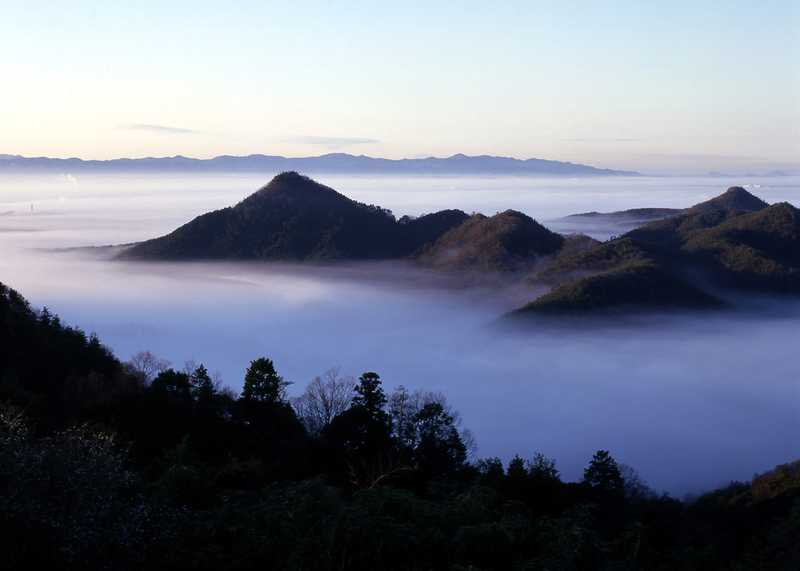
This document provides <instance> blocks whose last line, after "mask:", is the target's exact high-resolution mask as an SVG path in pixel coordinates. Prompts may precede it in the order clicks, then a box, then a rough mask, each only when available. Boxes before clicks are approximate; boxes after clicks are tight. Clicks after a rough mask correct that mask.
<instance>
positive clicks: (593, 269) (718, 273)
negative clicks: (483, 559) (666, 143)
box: [119, 172, 800, 316]
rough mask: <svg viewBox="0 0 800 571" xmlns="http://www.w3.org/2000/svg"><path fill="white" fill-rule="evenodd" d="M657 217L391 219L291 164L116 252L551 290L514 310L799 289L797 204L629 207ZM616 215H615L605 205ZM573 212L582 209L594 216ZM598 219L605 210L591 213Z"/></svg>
mask: <svg viewBox="0 0 800 571" xmlns="http://www.w3.org/2000/svg"><path fill="white" fill-rule="evenodd" d="M632 213H633V214H632ZM617 214H619V215H620V216H623V218H625V219H628V218H629V216H633V215H635V216H639V218H644V219H647V218H648V217H653V218H655V219H654V220H651V221H649V222H645V223H642V224H640V222H642V221H640V222H637V224H636V227H635V228H634V229H633V230H631V231H629V232H627V233H625V234H623V235H622V236H620V237H617V238H614V239H611V240H608V241H606V242H598V241H596V240H592V239H591V238H588V237H586V236H582V235H570V236H562V235H560V234H557V233H555V232H552V231H550V230H548V229H547V228H545V227H544V226H542V225H541V224H539V223H538V222H537V221H535V220H534V219H532V218H530V217H529V216H527V215H525V214H523V213H521V212H517V211H514V210H507V211H505V212H500V213H497V214H495V215H493V216H485V215H483V214H473V215H472V216H468V215H467V214H465V213H464V212H462V211H460V210H443V211H441V212H436V213H433V214H427V215H424V216H421V217H419V218H411V217H408V216H404V217H402V218H400V219H399V220H398V219H396V218H395V216H394V215H393V214H392V213H391V212H390V211H388V210H385V209H383V208H381V207H379V206H372V205H365V204H361V203H359V202H356V201H354V200H351V199H349V198H347V197H346V196H344V195H342V194H340V193H338V192H336V191H335V190H333V189H332V188H329V187H327V186H324V185H321V184H319V183H317V182H315V181H313V180H312V179H310V178H308V177H305V176H302V175H299V174H297V173H295V172H286V173H282V174H280V175H278V176H276V177H275V178H274V179H273V180H272V181H271V182H270V183H269V184H267V185H266V186H265V187H263V188H262V189H261V190H259V191H257V192H256V193H254V194H252V195H251V196H249V197H247V198H245V199H244V200H242V201H241V202H240V203H239V204H237V205H235V206H233V207H229V208H223V209H222V210H217V211H214V212H209V213H207V214H204V215H202V216H199V217H197V218H195V219H194V220H192V221H191V222H189V223H187V224H185V225H183V226H181V227H180V228H178V229H177V230H175V231H174V232H172V233H170V234H168V235H166V236H162V237H160V238H155V239H152V240H147V241H145V242H141V243H138V244H135V245H133V246H131V247H128V248H126V249H124V250H123V251H122V252H121V254H119V256H120V257H122V258H125V259H132V260H137V259H144V260H174V261H180V260H211V259H222V260H272V261H278V260H280V261H344V260H397V259H405V260H413V261H415V262H416V263H418V264H419V265H421V266H423V267H427V268H432V269H436V270H440V271H451V272H458V273H461V274H469V275H471V276H476V275H478V276H480V275H482V274H505V275H506V278H505V279H506V281H508V280H514V279H518V278H519V277H520V276H527V277H526V280H527V282H528V283H530V284H535V285H537V286H538V287H539V289H541V285H542V284H547V285H549V286H551V287H552V291H550V292H549V293H547V294H545V295H543V296H540V297H538V298H536V299H533V300H531V301H530V302H529V303H527V304H525V305H524V306H523V307H521V308H520V309H519V310H517V311H515V312H513V313H512V315H514V316H524V315H531V314H537V313H548V314H556V313H565V312H566V313H587V312H593V311H597V310H604V311H607V310H629V309H636V310H664V309H675V308H686V309H698V308H703V307H706V308H720V307H725V306H729V305H730V304H728V303H726V302H725V301H724V300H723V299H722V298H724V297H725V291H726V290H729V289H731V288H733V289H750V290H754V291H763V292H773V293H774V292H784V293H800V257H798V254H797V252H798V251H800V249H798V245H799V244H798V239H799V236H800V230H799V226H798V225H799V224H800V218H799V217H798V210H797V209H796V208H794V207H793V206H792V205H790V204H788V203H780V204H775V205H772V206H770V205H768V204H767V203H766V202H764V201H763V200H761V199H759V198H758V197H756V196H753V195H752V194H750V193H749V192H747V191H746V190H745V189H743V188H741V187H732V188H730V189H728V190H727V191H726V192H724V193H723V194H721V195H720V196H717V197H715V198H713V199H711V200H708V201H706V202H702V203H700V204H696V205H694V206H692V207H690V208H686V209H682V210H663V209H637V210H635V211H623V212H621V213H617ZM612 215H615V214H612ZM582 216H589V217H591V213H589V214H585V215H582ZM599 216H605V215H599Z"/></svg>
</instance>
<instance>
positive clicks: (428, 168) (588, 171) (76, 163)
mask: <svg viewBox="0 0 800 571" xmlns="http://www.w3.org/2000/svg"><path fill="white" fill-rule="evenodd" d="M37 171H59V172H129V171H134V172H165V171H166V172H273V173H274V172H284V171H301V172H310V173H319V172H326V173H343V174H347V173H352V174H405V175H448V174H449V175H461V174H465V175H466V174H469V175H477V174H491V175H503V174H506V175H542V176H544V175H547V176H638V175H639V173H637V172H633V171H623V170H612V169H603V168H596V167H593V166H588V165H583V164H578V163H571V162H563V161H553V160H545V159H536V158H531V159H515V158H512V157H499V156H491V155H478V156H467V155H463V154H456V155H452V156H449V157H443V158H438V157H426V158H420V159H383V158H377V157H368V156H366V155H350V154H347V153H329V154H325V155H319V156H310V157H283V156H278V155H260V154H255V155H246V156H233V155H221V156H218V157H214V158H211V159H195V158H190V157H184V156H180V155H177V156H174V157H146V158H140V159H127V158H121V159H109V160H83V159H78V158H69V159H57V158H49V157H23V156H20V155H2V154H0V173H25V172H37Z"/></svg>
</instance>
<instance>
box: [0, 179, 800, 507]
mask: <svg viewBox="0 0 800 571" xmlns="http://www.w3.org/2000/svg"><path fill="white" fill-rule="evenodd" d="M269 178H270V177H269V176H263V177H256V176H254V175H248V176H233V175H231V176H215V175H210V176H191V177H180V176H177V175H159V176H156V175H148V176H124V175H115V176H113V177H111V176H109V177H99V176H92V177H80V176H78V177H77V178H76V177H72V176H68V175H62V176H58V177H56V176H48V177H44V176H37V177H33V176H28V177H19V178H9V177H5V178H0V281H2V282H4V283H6V284H8V285H10V286H12V287H14V288H16V289H18V290H20V292H22V293H23V295H25V296H26V297H28V298H29V299H30V300H31V302H32V303H33V304H34V305H36V306H38V307H41V306H43V305H46V306H48V307H50V308H51V309H52V310H54V311H55V312H57V313H59V314H60V315H61V316H62V317H63V318H64V319H65V320H66V321H68V322H69V323H73V324H77V325H79V326H81V327H82V328H84V329H86V330H87V331H94V332H97V333H98V334H99V336H100V337H101V339H102V340H103V341H104V342H105V343H106V344H107V345H109V346H110V347H111V348H112V349H113V350H114V351H115V353H116V354H117V355H118V356H119V357H120V358H122V359H127V358H129V357H130V356H131V355H132V354H133V353H134V352H136V351H138V350H141V349H150V350H152V351H153V352H154V353H156V354H158V355H159V356H162V357H165V358H167V359H169V360H171V361H172V362H173V363H174V364H177V365H180V364H182V363H183V362H184V361H186V360H189V359H195V360H197V361H202V362H204V363H205V364H206V366H207V367H208V368H209V369H210V370H212V371H215V370H218V371H220V372H221V373H222V375H223V378H224V379H225V381H226V383H227V384H229V385H230V386H231V387H233V388H235V389H238V388H239V386H240V382H241V378H242V375H243V372H244V369H245V367H246V366H247V364H248V362H249V360H250V359H253V358H255V357H257V356H261V355H267V356H269V357H272V358H273V359H274V360H275V362H276V364H277V366H278V369H279V370H280V372H281V373H282V374H284V375H285V376H286V377H287V378H288V379H290V380H292V381H294V383H295V385H294V386H293V391H294V392H299V391H301V390H302V388H303V387H304V385H305V383H307V382H308V381H309V380H311V378H312V377H313V376H315V375H317V374H320V373H321V372H323V371H324V370H326V369H328V368H330V367H333V366H340V367H341V368H342V371H343V372H345V373H348V374H352V375H358V374H359V373H361V372H363V371H365V370H374V371H377V372H379V373H380V374H381V376H382V378H383V379H384V381H385V383H386V385H387V387H388V388H389V389H391V388H392V387H394V386H396V385H398V384H403V385H406V386H407V387H409V388H425V389H430V390H435V391H442V392H444V393H446V395H447V397H448V399H449V400H450V401H451V403H452V404H453V405H454V406H455V407H456V408H457V409H458V410H460V411H461V413H462V416H463V418H464V421H465V425H466V426H468V427H469V428H471V429H472V430H473V432H474V433H475V435H476V438H477V441H478V446H479V452H478V453H479V456H494V455H498V456H501V457H503V458H505V459H508V458H509V457H510V456H511V455H513V454H514V453H519V454H521V455H523V456H530V455H532V454H533V452H535V451H542V452H544V453H545V454H547V455H548V456H552V457H554V458H555V459H556V460H557V462H558V466H559V468H560V469H561V471H562V473H563V474H564V476H565V477H566V478H570V479H575V478H578V477H579V476H580V473H581V469H582V467H583V466H584V465H585V464H586V462H587V461H588V459H589V457H590V456H591V454H592V452H593V451H594V450H596V449H598V448H608V449H610V450H611V451H612V453H613V454H614V455H615V457H617V458H618V459H619V460H620V461H622V462H624V463H626V464H630V465H632V466H634V467H635V468H636V469H637V470H638V471H639V472H640V473H641V475H642V476H643V477H644V478H645V479H646V480H648V481H649V482H650V484H651V485H652V486H653V487H655V488H656V489H666V490H669V491H671V492H673V493H678V494H680V493H684V492H688V491H699V490H703V489H708V488H710V487H712V486H716V485H719V484H724V483H725V482H727V481H729V480H731V479H747V478H749V477H751V476H752V475H753V473H755V472H758V471H763V470H766V469H769V468H771V467H772V466H774V465H775V464H778V463H782V462H786V461H790V460H793V459H796V458H798V457H800V450H799V449H798V445H797V435H798V433H800V432H799V430H798V429H800V361H799V360H798V359H797V354H796V352H797V348H798V341H799V340H800V339H798V333H797V331H798V327H797V325H798V317H800V304H798V303H795V302H791V303H790V302H786V301H782V302H780V303H777V302H773V303H766V302H765V303H766V305H765V309H768V310H769V311H765V313H764V314H760V315H759V316H754V315H753V314H748V315H744V314H743V315H739V316H733V315H720V316H716V317H708V316H704V317H690V316H681V315H674V316H660V317H654V318H647V319H644V318H640V319H637V320H632V321H627V322H624V323H608V324H605V326H604V327H602V328H587V327H586V326H585V325H580V324H578V325H564V326H559V327H552V326H549V325H544V324H535V325H534V326H532V328H529V329H528V330H526V331H522V332H516V331H513V332H512V331H507V330H501V329H498V328H497V327H496V320H497V318H498V317H499V316H500V315H501V314H502V313H503V312H504V311H507V310H508V309H511V308H512V307H514V305H515V304H517V303H519V302H520V301H521V300H523V299H525V298H526V296H532V295H534V293H533V292H530V293H529V292H520V291H519V290H516V289H514V290H504V291H502V292H501V293H497V292H494V293H493V292H491V291H489V290H486V289H478V288H475V289H464V288H460V287H458V286H457V285H456V284H454V283H452V282H451V281H450V280H449V279H447V278H445V277H442V276H436V275H431V274H428V273H425V272H420V271H417V270H412V269H410V268H404V269H403V271H400V270H398V269H397V268H392V267H389V266H388V265H386V264H376V265H372V264H366V265H364V264H358V265H345V266H341V267H336V268H331V267H309V266H293V265H280V264H226V263H213V264H212V263H209V264H194V263H193V264H136V263H121V262H109V261H106V260H104V259H103V257H102V256H100V255H96V254H90V253H86V252H81V251H73V252H52V251H50V249H52V248H62V247H72V246H85V245H100V244H111V243H125V242H131V241H135V240H141V239H144V238H149V237H152V236H156V235H160V234H163V233H165V232H168V231H170V230H172V229H173V228H175V227H176V226H178V225H180V224H181V223H183V222H185V221H187V220H189V219H191V218H192V217H193V216H195V215H197V214H200V213H201V212H205V211H207V210H210V209H213V208H219V207H222V206H226V205H229V204H233V203H235V202H237V201H238V200H240V199H241V198H243V197H244V196H246V195H247V194H249V193H251V192H252V191H254V190H255V189H256V188H258V187H259V186H260V185H262V184H264V183H265V182H267V181H268V179H269ZM317 178H318V179H319V180H320V181H321V182H323V183H326V184H328V185H330V186H333V187H334V188H336V189H337V190H340V191H342V192H344V193H345V194H347V195H348V196H351V197H352V198H355V199H357V200H360V201H364V202H370V203H375V204H380V205H382V206H385V207H388V208H391V209H392V210H393V211H394V212H395V213H396V214H398V215H400V214H406V213H408V214H420V213H423V212H430V211H433V210H437V209H441V208H461V209H463V210H466V211H467V212H471V211H483V212H484V213H487V214H491V213H494V212H496V211H499V210H504V209H506V208H515V209H518V210H522V211H523V212H526V213H527V214H529V215H531V216H533V217H535V218H537V219H539V220H540V221H544V222H546V223H547V221H548V220H553V219H556V218H559V217H562V216H565V215H567V214H570V213H575V212H584V211H590V210H600V211H612V210H620V209H625V208H634V207H647V206H657V207H683V206H687V205H690V204H693V203H696V202H699V201H701V200H705V199H707V198H710V197H712V196H714V195H716V194H719V193H720V192H722V191H723V190H725V188H727V187H728V186H730V185H732V184H744V185H749V187H750V188H751V190H752V191H753V192H754V193H756V194H757V195H759V196H761V197H762V198H764V199H765V200H767V201H769V202H774V201H779V200H788V201H790V202H793V203H795V204H799V203H800V181H799V180H798V179H797V178H790V177H775V178H763V179H752V180H751V179H746V178H744V179H737V180H727V179H717V178H698V179H682V178H660V179H659V178H631V179H621V178H603V179H558V180H552V179H535V178H528V179H525V178H471V179H454V178H416V179H409V178H388V177H387V178H366V177H334V176H331V177H326V176H319V177H317ZM549 225H550V226H551V227H552V228H554V229H557V230H561V231H568V230H570V229H571V227H570V225H569V223H566V222H564V221H560V222H554V223H551V224H549ZM618 231H619V229H615V228H612V227H607V228H603V227H599V228H594V229H593V233H594V234H595V235H597V236H600V237H604V236H608V235H610V234H615V233H618Z"/></svg>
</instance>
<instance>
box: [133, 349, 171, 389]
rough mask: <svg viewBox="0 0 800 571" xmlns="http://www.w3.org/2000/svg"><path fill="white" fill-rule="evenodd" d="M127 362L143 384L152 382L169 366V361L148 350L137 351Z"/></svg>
mask: <svg viewBox="0 0 800 571" xmlns="http://www.w3.org/2000/svg"><path fill="white" fill-rule="evenodd" d="M127 364H128V366H129V367H130V368H131V370H132V371H133V372H134V374H136V375H137V376H138V377H139V378H140V379H141V380H142V382H143V383H144V384H150V383H151V382H153V379H155V378H156V376H157V375H158V374H159V373H161V372H163V371H165V370H166V369H167V368H168V367H169V361H167V360H166V359H160V358H159V357H156V356H155V355H154V354H153V353H151V352H150V351H139V352H138V353H136V354H135V355H134V356H133V357H131V359H130V361H128V363H127Z"/></svg>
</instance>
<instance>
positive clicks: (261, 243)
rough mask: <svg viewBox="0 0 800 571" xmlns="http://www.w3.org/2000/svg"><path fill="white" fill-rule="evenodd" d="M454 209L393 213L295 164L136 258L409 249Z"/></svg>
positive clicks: (452, 220)
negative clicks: (317, 179) (327, 183)
mask: <svg viewBox="0 0 800 571" xmlns="http://www.w3.org/2000/svg"><path fill="white" fill-rule="evenodd" d="M466 218H467V215H466V214H464V213H463V212H461V211H458V210H445V211H442V212H437V213H434V214H428V215H426V216H421V217H419V218H415V219H411V218H408V217H405V218H402V219H400V220H396V219H395V217H394V216H393V215H392V213H391V212H389V211H388V210H385V209H382V208H380V207H377V206H371V205H366V204H361V203H359V202H356V201H354V200H351V199H349V198H347V197H346V196H344V195H342V194H339V193H338V192H336V191H335V190H333V189H332V188H329V187H327V186H324V185H321V184H319V183H317V182H315V181H313V180H311V179H310V178H308V177H305V176H301V175H299V174H297V173H296V172H285V173H282V174H280V175H278V176H276V177H275V178H273V179H272V181H270V183H269V184H267V185H266V186H265V187H263V188H262V189H261V190H259V191H257V192H256V193H254V194H252V195H250V196H248V197H247V198H245V199H244V200H242V201H241V202H240V203H239V204H237V205H235V206H233V207H229V208H223V209H221V210H216V211H214V212H209V213H207V214H203V215H202V216H198V217H197V218H195V219H194V220H192V221H191V222H189V223H187V224H185V225H183V226H181V227H180V228H178V229H177V230H175V231H174V232H172V233H170V234H168V235H166V236H163V237H161V238H155V239H153V240H148V241H146V242H142V243H139V244H136V245H134V246H133V247H132V248H130V249H128V250H126V251H125V252H124V253H123V254H122V256H123V257H125V258H129V259H133V258H139V259H167V260H188V259H240V260H245V259H250V260H365V259H387V258H400V257H405V256H410V255H411V254H413V253H414V252H416V251H418V250H419V249H420V248H421V247H422V246H423V245H425V244H427V243H429V242H432V241H434V240H436V239H437V238H438V237H439V236H441V235H442V234H444V233H445V232H446V231H447V230H449V229H451V228H453V227H454V226H456V225H458V224H460V223H461V222H463V221H464V220H466Z"/></svg>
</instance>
